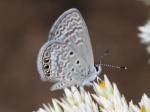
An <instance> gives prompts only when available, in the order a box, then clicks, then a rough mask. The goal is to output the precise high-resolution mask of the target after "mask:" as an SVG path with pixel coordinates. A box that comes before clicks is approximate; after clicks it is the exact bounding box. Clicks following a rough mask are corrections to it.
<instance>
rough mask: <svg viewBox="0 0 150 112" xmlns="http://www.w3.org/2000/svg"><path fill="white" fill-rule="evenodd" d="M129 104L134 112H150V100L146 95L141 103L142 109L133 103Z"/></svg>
mask: <svg viewBox="0 0 150 112" xmlns="http://www.w3.org/2000/svg"><path fill="white" fill-rule="evenodd" d="M129 104H130V107H131V109H132V110H133V111H134V112H150V99H149V98H148V97H147V96H146V94H144V95H143V96H142V99H141V102H140V103H139V106H140V107H138V106H137V105H134V104H133V102H132V101H131V102H130V103H129Z"/></svg>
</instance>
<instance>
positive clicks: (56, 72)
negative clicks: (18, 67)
mask: <svg viewBox="0 0 150 112" xmlns="http://www.w3.org/2000/svg"><path fill="white" fill-rule="evenodd" d="M37 66H38V71H39V73H40V76H41V78H42V79H43V80H45V81H46V80H49V81H54V82H58V84H57V83H56V84H55V85H54V86H53V87H52V88H53V90H55V89H60V88H63V87H67V86H71V85H74V84H76V85H81V83H82V80H84V77H85V75H86V74H88V72H89V71H92V69H93V67H94V61H93V52H92V47H91V43H90V38H89V34H88V30H87V27H86V24H85V22H84V20H83V18H82V16H81V14H80V12H79V11H78V10H77V9H70V10H68V11H66V12H64V13H63V14H62V15H61V16H60V17H59V18H58V19H57V21H56V22H55V23H54V25H53V26H52V29H51V31H50V34H49V38H48V41H47V42H46V43H45V44H44V45H43V46H42V48H41V50H40V52H39V55H38V60H37Z"/></svg>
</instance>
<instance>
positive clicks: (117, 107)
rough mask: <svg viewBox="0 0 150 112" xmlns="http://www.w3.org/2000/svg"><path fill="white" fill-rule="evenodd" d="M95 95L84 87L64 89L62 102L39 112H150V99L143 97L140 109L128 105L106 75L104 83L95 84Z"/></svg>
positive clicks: (57, 101) (46, 106)
mask: <svg viewBox="0 0 150 112" xmlns="http://www.w3.org/2000/svg"><path fill="white" fill-rule="evenodd" d="M93 89H94V91H95V94H91V93H89V92H86V91H85V90H84V88H83V87H80V88H79V90H78V88H76V87H74V86H72V87H71V90H69V89H68V88H65V89H64V92H65V96H64V97H63V98H61V101H59V100H57V99H53V100H52V102H53V106H51V105H50V104H48V105H45V104H44V108H40V109H39V110H38V111H37V112H150V99H149V98H148V97H147V96H146V94H144V95H143V97H142V99H141V102H140V103H139V107H138V106H137V105H134V104H133V101H131V102H129V105H128V103H127V102H126V99H125V97H124V96H123V95H121V94H120V92H119V90H118V88H117V86H116V84H115V83H113V84H111V83H110V81H109V80H108V78H107V77H106V75H104V81H102V80H101V82H100V84H99V83H95V82H94V83H93Z"/></svg>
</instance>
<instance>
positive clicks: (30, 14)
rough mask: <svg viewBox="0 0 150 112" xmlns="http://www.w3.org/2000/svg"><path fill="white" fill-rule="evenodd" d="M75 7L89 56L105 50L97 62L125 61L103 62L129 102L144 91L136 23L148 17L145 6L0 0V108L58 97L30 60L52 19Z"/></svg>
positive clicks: (26, 111) (32, 105) (13, 110)
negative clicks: (88, 41)
mask: <svg viewBox="0 0 150 112" xmlns="http://www.w3.org/2000/svg"><path fill="white" fill-rule="evenodd" d="M73 7H74V8H77V9H78V10H79V11H80V12H81V14H82V16H83V18H84V19H85V22H86V24H87V27H88V30H89V34H90V37H91V43H92V46H93V53H94V58H95V61H96V60H97V59H98V58H99V57H100V56H102V55H103V54H104V52H105V51H106V50H110V52H109V54H108V55H107V56H105V57H104V58H103V59H102V63H107V64H112V65H118V66H127V67H128V69H127V70H119V69H115V68H108V67H103V72H102V73H101V75H100V78H102V79H103V76H104V74H107V77H108V78H109V80H110V81H111V82H115V83H116V84H117V86H118V88H119V90H120V92H121V93H122V94H123V95H124V96H125V98H126V100H127V101H128V102H129V101H130V100H131V99H132V100H133V101H134V103H136V104H137V103H138V102H139V101H140V99H141V97H142V95H143V93H146V94H147V95H148V96H149V97H150V86H149V85H150V65H148V59H149V55H148V53H147V52H146V50H145V48H146V46H145V45H143V44H141V43H140V42H139V38H138V37H137V34H138V33H139V32H138V30H137V27H138V26H141V25H144V24H145V23H146V20H147V17H148V9H149V8H148V6H146V5H145V4H144V3H143V2H140V1H138V0H82V1H81V0H36V1H35V0H0V53H1V54H0V63H1V65H0V71H1V74H0V112H32V111H34V110H38V108H39V107H43V106H42V104H43V103H45V104H47V103H51V99H52V98H57V99H59V98H60V97H62V96H63V95H62V92H63V91H62V90H61V91H54V92H51V91H50V90H49V87H50V86H51V84H52V83H49V82H45V83H43V82H42V81H41V79H40V76H39V74H38V72H37V66H36V60H37V54H38V51H39V49H40V48H41V46H42V45H43V44H44V43H45V42H46V41H47V39H48V34H49V30H50V28H51V26H52V25H53V23H54V22H55V20H56V19H57V18H58V17H59V16H60V15H61V14H62V13H63V12H64V11H66V10H68V9H69V8H73ZM86 90H88V91H92V88H91V87H86Z"/></svg>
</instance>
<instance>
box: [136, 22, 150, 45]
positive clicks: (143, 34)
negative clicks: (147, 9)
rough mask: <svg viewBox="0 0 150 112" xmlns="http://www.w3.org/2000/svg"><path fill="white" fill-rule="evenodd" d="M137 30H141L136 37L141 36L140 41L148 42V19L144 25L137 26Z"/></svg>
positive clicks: (149, 23) (149, 35)
mask: <svg viewBox="0 0 150 112" xmlns="http://www.w3.org/2000/svg"><path fill="white" fill-rule="evenodd" d="M138 29H139V31H140V32H141V33H140V34H138V37H139V38H141V42H142V43H144V44H150V21H147V23H146V24H145V25H144V26H140V27H138Z"/></svg>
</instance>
